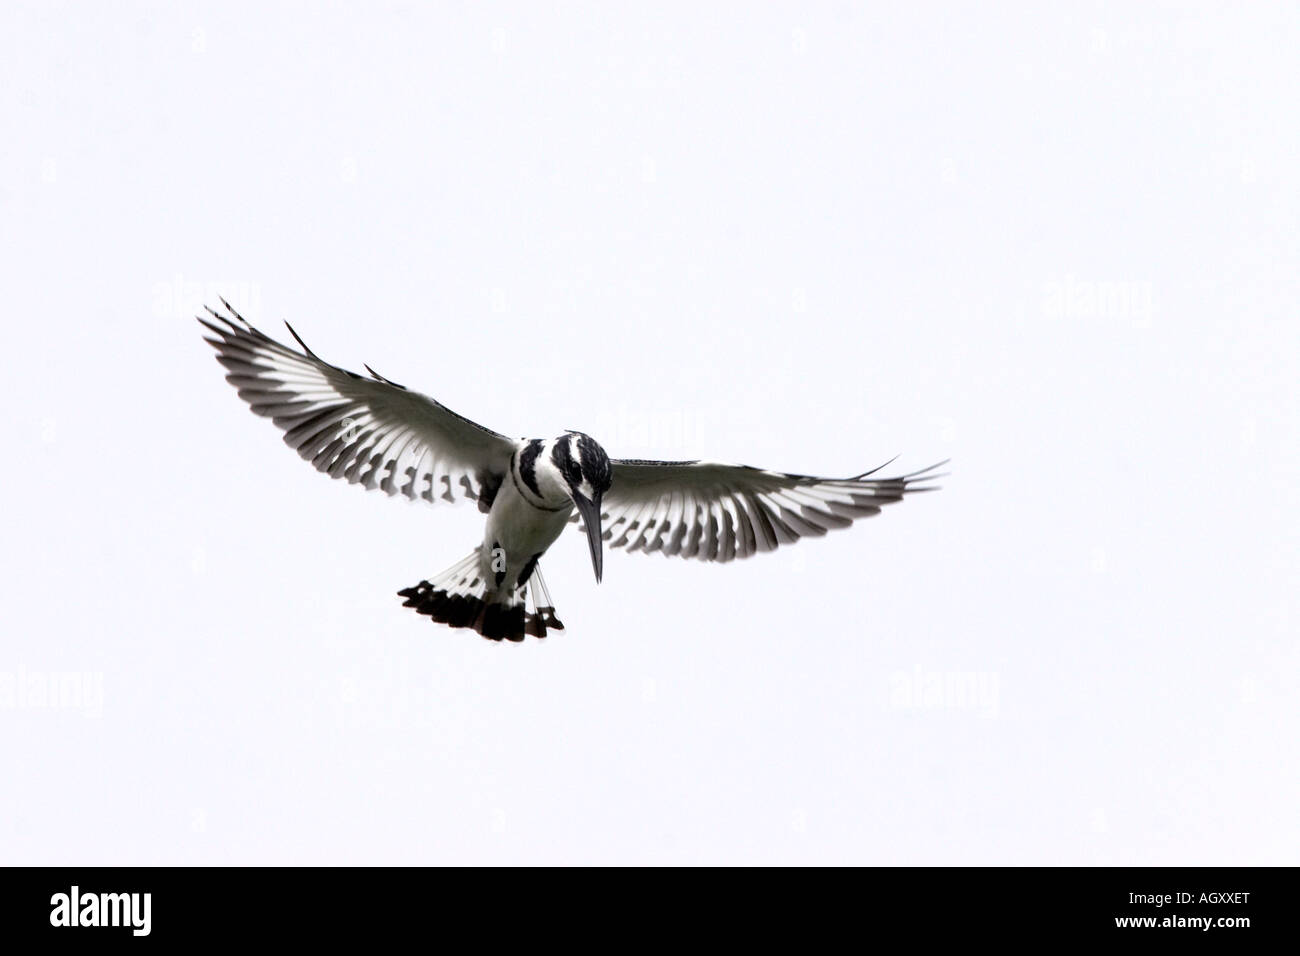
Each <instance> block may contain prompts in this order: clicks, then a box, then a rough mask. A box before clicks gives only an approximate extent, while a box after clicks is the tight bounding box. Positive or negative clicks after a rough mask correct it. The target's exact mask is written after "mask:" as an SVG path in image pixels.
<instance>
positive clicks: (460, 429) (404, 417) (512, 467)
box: [199, 302, 938, 641]
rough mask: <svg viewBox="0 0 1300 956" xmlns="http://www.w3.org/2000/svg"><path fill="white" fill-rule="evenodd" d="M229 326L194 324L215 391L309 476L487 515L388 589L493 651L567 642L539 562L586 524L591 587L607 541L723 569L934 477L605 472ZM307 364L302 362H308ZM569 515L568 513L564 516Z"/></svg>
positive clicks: (682, 466)
mask: <svg viewBox="0 0 1300 956" xmlns="http://www.w3.org/2000/svg"><path fill="white" fill-rule="evenodd" d="M223 304H224V305H225V306H226V309H227V310H228V311H229V312H230V314H231V316H230V317H227V316H225V315H222V314H219V313H217V312H213V311H212V310H209V311H210V312H211V314H212V316H213V317H214V318H216V319H217V320H219V321H220V322H221V323H223V325H220V326H219V325H214V324H213V323H211V322H209V321H207V320H206V319H202V318H200V320H199V321H200V322H202V323H203V325H204V326H206V327H207V328H208V329H209V330H210V331H212V332H214V333H215V334H216V336H217V337H216V338H208V339H207V341H208V342H209V343H210V344H211V345H212V346H213V347H214V348H216V350H217V353H218V354H217V359H218V361H220V362H221V363H222V364H223V365H224V366H225V367H226V368H227V370H228V373H229V374H227V376H226V378H227V380H228V381H230V383H231V384H233V385H234V386H235V387H236V388H238V389H239V394H240V397H242V398H243V399H244V400H245V401H247V402H248V403H249V405H250V406H252V409H253V411H254V412H256V413H258V414H260V415H264V416H267V417H270V418H271V419H272V420H273V421H274V422H275V424H276V425H277V426H278V427H280V428H281V429H282V430H283V431H284V433H285V435H284V439H285V442H286V443H287V444H289V445H290V446H291V447H293V448H294V449H295V450H297V451H298V453H299V454H300V455H301V456H302V457H303V458H304V459H307V460H309V461H311V462H312V464H313V465H315V467H316V468H317V470H319V471H322V472H325V473H327V474H329V475H330V476H331V477H334V478H345V479H346V480H347V481H348V482H350V483H352V484H361V485H363V486H364V487H366V488H374V489H378V490H382V491H384V492H386V493H387V494H389V495H396V494H402V495H405V496H406V497H407V498H410V499H411V500H424V501H427V502H430V503H433V502H436V501H439V500H445V501H455V500H456V499H457V498H458V497H459V498H464V499H469V500H473V501H476V502H477V503H478V507H479V510H480V511H482V512H484V513H485V514H486V515H487V521H486V527H485V530H484V536H483V540H482V542H481V543H480V544H479V545H478V546H476V547H475V548H474V550H473V551H471V552H470V554H469V555H468V556H466V557H465V558H463V559H462V560H461V561H459V562H457V563H456V564H454V565H452V566H451V567H450V568H448V569H447V570H446V571H444V572H443V573H441V574H439V575H437V576H435V577H434V578H433V579H432V580H426V581H421V582H420V583H419V584H417V585H415V586H413V587H410V588H406V589H404V590H402V591H400V592H398V593H399V594H400V595H401V596H402V597H403V598H405V602H404V603H405V605H406V606H407V607H412V608H414V609H415V610H417V611H419V612H420V613H421V614H426V615H428V616H430V617H432V618H433V619H434V620H436V621H440V622H443V623H446V624H448V625H450V626H452V627H467V628H472V629H473V630H475V631H477V632H478V633H480V634H482V635H483V636H485V637H489V638H492V639H494V640H501V639H503V638H504V639H507V640H514V641H517V640H522V639H523V637H524V635H525V634H532V635H535V636H537V637H545V636H546V634H547V632H548V630H550V629H556V630H558V629H562V628H563V625H562V624H561V623H560V622H559V620H558V619H557V618H556V617H555V608H554V605H553V604H552V603H551V599H550V594H549V593H548V591H547V589H546V585H545V583H544V582H543V580H542V573H541V567H540V564H539V562H540V559H541V557H542V556H543V555H544V554H545V553H546V551H547V550H548V549H549V548H550V547H551V545H552V544H554V543H555V541H556V540H557V539H558V538H559V537H560V535H561V533H562V532H563V530H564V528H565V526H566V525H567V524H569V523H571V522H574V521H579V520H580V521H581V523H582V526H583V527H582V530H583V531H584V533H585V535H586V537H587V540H588V545H589V547H590V550H591V559H592V566H593V568H594V570H595V573H596V580H597V581H599V580H600V578H601V572H602V567H603V555H604V552H603V544H604V543H605V542H608V544H609V546H610V547H611V548H624V549H626V550H627V551H646V552H655V551H658V552H661V553H663V554H664V555H667V556H681V557H688V558H695V559H697V560H701V561H716V562H726V561H731V560H733V559H735V558H744V557H749V556H750V555H752V554H755V553H757V552H760V551H771V550H773V549H774V548H776V547H778V546H780V545H786V544H792V543H793V542H795V541H796V540H798V539H799V538H801V537H808V536H820V535H823V534H825V533H826V532H827V531H828V530H830V529H833V528H840V527H847V526H848V525H849V524H851V523H852V522H853V521H854V520H856V519H857V518H862V517H867V516H869V515H873V514H876V513H877V512H879V510H880V508H881V506H882V505H885V504H890V503H892V502H895V501H898V500H900V499H901V498H902V497H903V496H904V495H905V494H908V493H912V492H917V491H926V490H930V489H931V488H933V486H932V485H925V484H923V482H925V481H927V480H929V479H930V478H933V477H937V476H935V475H934V468H935V467H938V466H932V467H931V468H927V469H923V470H922V471H919V472H914V473H912V474H909V475H903V476H900V477H896V478H871V477H869V475H871V474H872V473H871V472H867V473H865V474H862V475H857V476H855V477H853V478H845V479H829V478H814V477H810V476H806V475H793V474H786V473H782V472H773V471H765V470H762V469H757V468H750V467H747V466H744V465H726V464H721V463H715V462H702V461H684V462H662V461H640V460H622V459H615V460H611V459H610V458H609V457H608V456H607V455H606V453H605V450H604V449H603V448H601V447H600V445H599V444H597V442H596V441H595V440H594V439H592V438H591V437H590V436H588V435H585V434H583V433H581V432H575V431H568V432H565V433H564V434H562V435H560V436H558V437H556V438H553V439H524V440H519V441H513V440H511V439H508V438H506V437H505V436H503V435H500V434H498V433H496V432H493V431H490V430H489V429H486V428H483V427H482V426H479V425H476V424H474V423H473V422H471V421H469V420H468V419H466V418H462V417H461V416H459V415H457V414H455V413H454V412H452V411H450V410H449V409H447V408H444V407H443V406H442V405H440V404H438V403H437V402H435V401H434V400H433V399H431V398H427V397H426V396H423V395H419V394H417V393H415V392H411V391H409V390H407V389H406V388H404V387H403V386H401V385H397V384H396V383H394V382H390V381H389V380H388V379H385V378H383V377H382V376H380V375H378V374H377V373H375V372H374V371H373V370H370V369H369V367H367V370H368V371H370V374H371V378H370V379H366V378H363V377H361V376H359V375H357V374H355V373H353V372H349V371H347V370H345V369H341V368H338V367H336V366H333V365H329V364H328V363H326V362H324V361H322V360H321V359H320V358H318V357H317V356H316V355H315V354H314V353H313V352H312V351H311V350H310V349H308V348H307V346H306V345H305V344H304V343H303V342H302V339H300V338H298V335H297V333H296V332H294V331H293V329H292V327H290V329H289V331H290V333H291V334H293V336H294V338H295V339H297V341H298V344H299V345H301V346H302V348H303V350H304V352H303V353H299V352H296V351H294V350H293V349H290V348H288V347H287V346H284V345H282V344H280V343H279V342H276V341H275V340H273V339H271V338H269V337H267V336H266V335H264V334H263V333H261V332H259V331H257V330H256V329H254V328H253V327H252V326H250V325H248V323H247V322H245V321H244V320H243V318H242V317H241V316H239V314H238V313H236V312H235V311H234V309H231V308H230V306H229V304H227V303H224V302H223ZM304 353H305V354H304ZM575 512H576V513H575Z"/></svg>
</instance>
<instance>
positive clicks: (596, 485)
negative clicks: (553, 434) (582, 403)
mask: <svg viewBox="0 0 1300 956" xmlns="http://www.w3.org/2000/svg"><path fill="white" fill-rule="evenodd" d="M551 463H552V464H553V465H555V467H556V469H557V470H558V471H559V473H560V475H561V477H562V478H563V479H564V485H565V488H566V490H567V491H568V493H569V497H570V498H572V499H573V504H574V505H575V506H576V507H577V509H578V514H579V515H580V516H581V517H582V524H583V527H585V528H586V529H587V543H588V544H589V545H590V546H591V567H592V570H594V571H595V572H596V580H597V581H600V577H601V571H602V569H603V566H604V551H603V550H602V546H601V528H600V499H601V497H602V496H603V495H604V494H605V492H606V491H608V490H609V486H610V483H611V482H612V481H613V480H614V472H613V469H611V468H610V464H609V456H608V455H606V454H605V449H603V448H601V447H600V445H598V444H596V440H595V439H594V438H592V437H591V436H590V435H584V434H583V433H582V432H566V433H565V434H563V435H561V436H560V437H559V438H557V439H556V440H555V444H554V446H553V447H552V449H551Z"/></svg>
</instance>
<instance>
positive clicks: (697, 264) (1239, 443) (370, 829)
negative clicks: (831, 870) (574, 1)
mask: <svg viewBox="0 0 1300 956" xmlns="http://www.w3.org/2000/svg"><path fill="white" fill-rule="evenodd" d="M0 10H2V12H0V120H2V123H3V126H2V131H3V141H4V145H3V148H2V149H0V269H2V270H3V285H2V287H0V290H2V292H3V297H4V302H3V308H4V317H3V320H0V321H2V325H3V333H2V334H3V341H2V342H0V345H2V346H3V354H4V360H5V372H4V390H5V392H4V393H5V401H4V405H3V412H2V414H3V425H4V431H3V434H4V442H3V445H2V447H3V456H4V466H5V469H4V470H5V474H6V476H7V477H6V480H5V505H4V512H3V514H4V518H3V522H4V527H3V531H4V541H5V548H4V552H3V559H0V560H2V561H3V565H2V566H0V589H2V593H3V641H2V643H0V768H2V769H0V779H3V784H2V785H0V862H2V863H42V864H56V863H63V864H67V863H77V864H83V863H84V864H92V863H93V864H128V863H335V862H346V863H361V862H367V863H397V862H402V863H436V862H459V863H465V862H484V863H487V862H560V863H578V862H581V863H594V862H637V863H655V862H732V863H741V862H756V863H757V862H761V863H778V862H782V863H788V862H815V863H827V862H855V863H881V864H897V863H906V864H919V863H945V864H953V863H1083V864H1175V863H1181V864H1192V863H1199V864H1227V863H1292V864H1294V863H1296V862H1297V849H1298V848H1300V837H1298V836H1297V833H1298V831H1297V827H1296V816H1295V813H1296V806H1297V793H1298V788H1300V776H1298V774H1297V742H1296V741H1297V733H1296V731H1297V705H1296V700H1297V694H1298V693H1300V687H1298V686H1297V665H1300V655H1298V654H1297V641H1296V612H1297V600H1296V596H1295V591H1296V572H1297V562H1296V544H1297V537H1298V536H1297V532H1298V531H1300V528H1298V522H1297V512H1298V509H1297V491H1296V489H1297V476H1296V471H1297V466H1298V465H1300V456H1298V455H1297V448H1298V447H1300V442H1298V438H1300V435H1298V434H1297V425H1298V424H1300V422H1298V416H1297V402H1296V395H1295V382H1296V380H1297V379H1298V378H1300V367H1298V366H1300V359H1298V356H1300V333H1298V332H1297V320H1296V319H1297V316H1296V313H1297V302H1298V301H1300V287H1298V286H1300V283H1298V282H1297V263H1300V242H1298V241H1297V235H1298V232H1297V220H1298V215H1300V202H1298V200H1297V168H1298V166H1297V164H1298V162H1300V124H1298V123H1297V122H1296V117H1297V116H1298V115H1300V95H1298V93H1297V90H1298V88H1300V87H1298V84H1297V82H1296V79H1297V77H1296V74H1297V67H1296V50H1297V49H1298V48H1300V29H1297V27H1298V26H1300V24H1298V22H1297V13H1296V8H1295V7H1294V5H1290V4H1286V5H1277V6H1274V5H1270V4H1250V5H1227V4H1225V5H1222V6H1216V5H1198V4H1180V5H1177V6H1170V7H1168V8H1156V7H1154V6H1151V5H1137V4H1126V3H1115V4H1084V3H1075V4H1070V5H1066V6H1064V7H1062V8H1060V9H1052V10H1050V11H1048V10H1045V9H1041V8H1040V5H1037V4H1026V5H1023V6H1021V5H1009V4H1002V5H999V6H998V7H997V8H996V9H990V8H988V5H980V8H979V9H976V8H975V7H974V6H967V5H964V4H960V5H959V4H945V5H937V4H928V5H915V4H908V5H902V6H898V5H890V6H888V7H886V6H884V5H881V6H874V5H871V6H868V5H854V4H849V3H841V4H819V5H809V4H807V3H798V4H788V5H787V4H772V3H767V4H761V5H752V4H745V5H739V4H737V5H711V6H710V5H701V4H696V3H690V4H682V5H678V6H665V5H664V4H646V5H644V6H641V7H638V8H631V7H628V6H627V5H618V6H617V7H613V6H612V5H605V4H600V5H596V4H593V5H582V6H580V5H568V4H566V5H563V6H558V7H554V8H551V7H549V6H542V5H522V4H521V5H517V6H494V5H483V4H473V5H470V4H437V5H429V4H417V3H402V4H390V5H387V6H383V7H381V6H380V5H377V4H367V5H362V4H355V5H339V4H328V5H326V4H322V5H320V6H312V5H307V4H293V5H280V6H277V5H267V4H262V3H258V4H242V3H221V4H212V5H207V6H198V5H195V4H185V5H163V4H157V5H145V4H112V5H106V4H90V3H82V4H64V5H60V4H52V3H36V2H25V3H15V2H13V0H9V2H6V3H5V4H4V5H3V7H2V8H0ZM217 295H225V296H226V297H227V298H229V299H231V301H232V302H233V303H234V304H235V305H236V306H240V307H242V308H243V309H244V310H245V314H246V315H248V317H249V318H250V319H251V320H252V321H253V322H254V324H256V325H258V326H260V327H261V328H263V329H265V330H266V331H268V332H270V333H272V334H274V335H282V334H283V327H282V326H281V325H280V320H282V319H288V320H290V321H292V322H293V323H294V326H295V328H297V329H298V330H299V332H300V333H302V335H303V336H304V338H305V339H306V340H307V342H308V343H309V344H310V345H311V346H312V347H313V348H314V349H315V350H316V351H317V352H318V353H320V354H321V355H323V356H324V357H326V358H327V359H330V360H332V361H334V362H337V363H339V364H342V365H344V366H347V367H351V368H359V367H360V365H361V363H362V362H368V363H370V364H371V365H372V366H374V367H375V368H376V369H378V370H379V371H380V372H382V373H383V374H385V375H387V376H389V377H390V378H393V379H395V380H396V381H399V382H403V383H404V384H408V385H410V386H412V387H414V388H417V389H419V390H420V391H424V392H427V393H429V394H431V395H434V396H436V397H437V398H439V399H440V400H441V401H443V402H445V403H446V404H448V405H449V406H450V407H452V408H454V409H456V410H457V411H459V412H461V413H463V414H465V415H467V416H469V417H471V418H473V419H475V420H477V421H481V422H483V423H484V424H486V425H488V426H490V427H493V428H496V429H498V430H500V431H503V432H506V433H507V434H510V435H518V436H551V435H554V434H557V433H558V432H560V431H561V430H563V429H566V428H578V429H582V430H584V431H588V432H590V433H592V434H593V435H594V436H595V437H596V438H597V439H598V440H600V441H601V442H602V443H603V444H604V445H605V446H606V447H607V448H608V449H609V450H610V453H611V454H613V455H615V456H624V457H669V458H683V457H687V458H691V457H707V458H716V459H721V460H731V461H740V462H745V463H749V464H754V465H760V466H765V467H771V468H776V469H781V470H790V471H803V472H809V473H814V474H829V475H843V474H851V473H855V472H857V471H860V470H862V469H864V468H866V467H869V466H872V465H875V464H879V463H880V462H881V461H884V460H885V459H887V458H889V457H891V456H893V455H895V454H901V455H902V457H901V458H900V460H899V462H898V463H897V464H896V465H895V466H891V470H899V469H906V468H909V467H919V466H923V465H927V464H930V463H931V462H932V461H935V460H938V459H942V458H947V457H951V458H952V459H953V464H952V475H951V477H950V478H948V479H946V480H945V482H944V485H945V487H944V489H943V490H942V491H940V492H938V493H937V494H933V495H929V496H922V497H920V498H918V499H914V500H909V501H906V502H904V503H902V504H899V505H896V506H894V507H892V508H890V509H888V511H887V512H886V513H885V514H883V515H881V516H879V517H877V518H873V519H871V520H869V521H867V522H864V523H862V524H860V525H858V526H855V527H854V528H853V529H852V530H850V531H842V532H837V533H836V534H834V535H831V536H829V537H828V538H827V539H825V540H822V541H814V542H810V543H806V544H801V545H799V546H798V547H795V548H791V549H784V550H782V551H780V552H778V553H776V554H771V555H764V556H761V557H758V558H756V559H754V560H752V561H744V562H737V563H734V564H730V565H726V566H709V565H701V564H699V563H696V562H686V561H676V560H671V561H670V560H665V559H664V558H662V557H658V556H643V555H627V556H625V555H623V554H622V553H620V552H612V553H610V554H609V555H608V556H607V559H606V567H605V570H606V577H605V582H604V583H603V584H602V585H600V586H599V587H597V586H596V584H595V583H594V581H593V580H592V574H591V569H590V562H589V559H588V556H587V553H586V552H587V548H586V544H585V542H584V541H583V540H582V538H581V537H580V536H578V535H577V534H576V533H574V534H571V535H566V536H565V537H564V538H563V539H562V540H561V541H560V542H558V543H557V545H556V547H555V548H554V549H553V551H552V552H551V554H550V555H548V557H547V559H546V561H545V567H546V571H547V578H548V581H549V583H550V585H551V587H552V591H553V592H554V595H555V598H556V603H557V606H558V608H559V612H560V615H561V617H562V618H563V619H564V621H565V622H566V624H567V625H568V630H567V631H565V632H564V633H562V634H559V635H555V636H554V637H552V638H551V639H548V640H547V641H545V642H540V643H539V642H536V641H530V642H529V643H527V644H526V645H524V646H499V645H494V644H491V643H489V642H486V641H483V640H482V639H480V638H478V637H477V636H475V635H473V634H470V633H469V632H465V631H451V630H447V629H445V628H442V627H439V626H437V625H433V624H431V623H430V622H429V621H428V620H427V619H425V618H422V617H419V616H417V615H415V614H413V613H411V612H410V611H409V610H405V609H403V608H401V607H400V603H399V599H398V598H397V597H396V596H395V593H394V592H396V591H397V590H398V589H399V588H402V587H405V586H407V585H410V584H413V583H415V582H416V581H418V580H419V579H421V578H423V577H428V576H429V575H431V574H433V573H436V572H437V571H439V570H441V569H442V568H444V567H445V566H447V565H449V564H451V563H452V562H453V561H455V560H457V559H459V558H460V557H461V556H462V555H464V554H465V553H466V552H467V551H468V550H469V548H470V547H472V546H473V545H474V544H475V543H476V542H477V540H478V538H479V536H480V535H481V528H482V519H481V517H480V516H479V514H478V513H477V512H476V511H475V510H473V508H472V507H470V508H466V507H463V506H460V507H451V506H438V507H429V506H417V505H411V504H407V503H405V502H404V501H402V500H393V501H389V500H385V499H384V498H383V496H382V495H378V494H363V493H361V491H360V490H358V489H356V488H352V487H349V486H347V485H346V484H343V483H339V482H330V481H328V480H326V479H325V478H323V477H322V476H320V475H318V474H316V473H315V472H313V471H312V470H311V469H310V468H309V467H307V466H306V465H305V464H304V463H303V462H301V461H300V460H298V458H297V457H296V456H295V455H293V454H292V453H290V452H289V451H288V450H287V449H286V448H285V446H284V445H283V443H282V441H281V439H280V436H279V434H278V433H277V432H276V431H275V429H274V428H272V427H271V425H270V424H269V423H268V422H266V421H264V420H261V419H258V418H255V417H254V416H252V415H250V414H249V412H248V411H247V409H246V408H245V407H244V406H243V405H242V403H241V402H240V401H239V400H238V399H237V397H236V395H235V393H234V391H233V390H232V389H231V388H230V386H229V385H227V384H226V383H225V382H223V381H222V369H221V368H220V367H219V366H218V365H217V364H216V362H214V361H213V357H212V354H211V350H210V349H209V348H208V346H206V345H205V344H204V343H203V342H202V340H201V339H200V335H199V333H200V329H199V327H198V326H197V325H196V324H195V322H194V321H193V318H192V316H193V315H194V313H195V312H196V311H197V310H198V308H199V306H200V305H201V303H203V302H205V301H209V302H215V299H216V296H217ZM51 686H53V687H54V692H53V694H52V696H51V693H50V687H51Z"/></svg>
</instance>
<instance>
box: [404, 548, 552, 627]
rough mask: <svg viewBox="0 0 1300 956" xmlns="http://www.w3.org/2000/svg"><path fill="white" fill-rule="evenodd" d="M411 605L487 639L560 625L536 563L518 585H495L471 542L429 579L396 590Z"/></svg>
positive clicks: (480, 554) (406, 604) (405, 602)
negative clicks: (461, 556)
mask: <svg viewBox="0 0 1300 956" xmlns="http://www.w3.org/2000/svg"><path fill="white" fill-rule="evenodd" d="M397 594H398V596H399V597H403V598H405V599H406V600H405V601H403V602H402V606H403V607H413V608H415V610H416V611H418V612H419V613H420V614H427V615H429V617H431V618H433V619H434V620H435V621H440V622H441V623H443V624H446V625H447V626H449V627H468V628H470V629H471V630H474V631H477V632H478V633H480V634H482V635H483V636H484V637H486V638H489V639H490V640H494V641H500V640H507V641H522V640H523V639H524V635H525V634H532V635H533V636H534V637H545V636H546V633H547V630H548V629H554V630H557V631H562V630H564V625H563V624H561V623H560V619H559V618H557V617H556V616H555V606H554V605H553V604H552V603H551V595H550V592H549V591H547V590H546V584H545V582H544V581H543V580H542V569H541V567H539V566H538V565H536V564H534V565H533V570H532V574H531V576H530V577H529V578H528V580H527V581H526V582H525V583H524V584H522V585H519V586H518V587H514V588H502V589H498V588H497V587H495V585H494V583H493V582H492V580H491V579H490V577H489V576H488V575H487V574H486V573H484V570H483V559H482V551H481V549H480V548H475V549H474V550H473V551H471V552H470V553H469V555H468V557H466V558H464V559H462V560H460V561H457V562H456V563H455V564H453V565H452V566H451V567H449V568H448V569H447V570H446V571H444V572H442V574H439V575H438V576H437V577H435V578H434V579H433V580H432V581H421V582H420V583H419V584H417V585H415V586H414V587H409V588H404V589H402V590H401V591H398V592H397Z"/></svg>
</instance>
